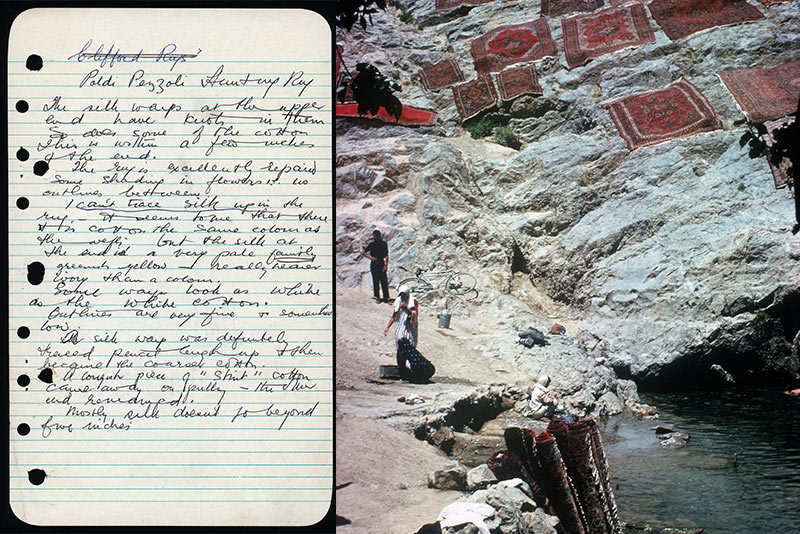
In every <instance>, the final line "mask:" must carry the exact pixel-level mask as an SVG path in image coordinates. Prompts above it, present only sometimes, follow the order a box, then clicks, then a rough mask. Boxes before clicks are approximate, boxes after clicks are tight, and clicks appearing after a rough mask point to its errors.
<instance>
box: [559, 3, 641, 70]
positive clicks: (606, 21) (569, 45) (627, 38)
mask: <svg viewBox="0 0 800 534" xmlns="http://www.w3.org/2000/svg"><path fill="white" fill-rule="evenodd" d="M561 29H562V31H563V33H564V54H565V55H566V56H567V64H568V65H569V67H570V68H575V67H578V66H580V65H584V64H586V62H587V61H589V60H590V59H593V58H596V57H599V56H602V55H605V54H610V53H611V52H616V51H617V50H622V49H623V48H631V47H635V46H639V45H642V44H645V43H653V42H655V40H656V37H655V34H654V33H653V28H652V27H651V26H650V21H649V20H648V18H647V12H646V11H645V9H644V6H643V5H641V4H632V5H629V6H624V7H616V8H611V9H605V10H603V11H600V12H599V13H592V14H591V15H577V16H575V17H570V18H565V19H561Z"/></svg>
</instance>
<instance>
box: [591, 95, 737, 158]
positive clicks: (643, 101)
mask: <svg viewBox="0 0 800 534" xmlns="http://www.w3.org/2000/svg"><path fill="white" fill-rule="evenodd" d="M602 106H603V107H604V108H605V109H607V110H608V112H609V113H610V114H611V118H612V119H613V121H614V124H615V125H616V126H617V130H619V134H620V135H621V136H622V138H623V139H625V142H626V143H628V148H629V149H631V150H634V149H636V148H639V147H643V146H650V145H656V144H658V143H663V142H664V141H669V140H671V139H677V138H680V137H688V136H691V135H694V134H698V133H702V132H711V131H714V130H720V129H722V123H721V122H720V120H719V119H718V118H717V114H716V113H715V112H714V108H713V107H712V106H711V103H710V102H709V101H708V100H707V99H706V97H705V96H704V95H703V93H701V92H700V90H699V89H698V88H697V87H695V86H694V85H692V84H691V83H690V82H689V81H688V80H685V79H681V80H679V81H678V82H676V83H674V84H672V85H670V86H669V87H667V88H666V89H661V90H658V91H648V92H645V93H637V94H633V95H630V96H626V97H623V98H619V99H617V100H614V101H613V102H608V103H606V104H603V105H602Z"/></svg>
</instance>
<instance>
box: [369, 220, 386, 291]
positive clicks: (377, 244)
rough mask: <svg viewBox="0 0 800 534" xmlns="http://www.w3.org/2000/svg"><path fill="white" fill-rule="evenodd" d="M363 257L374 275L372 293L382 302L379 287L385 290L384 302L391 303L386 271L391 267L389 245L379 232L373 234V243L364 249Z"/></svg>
mask: <svg viewBox="0 0 800 534" xmlns="http://www.w3.org/2000/svg"><path fill="white" fill-rule="evenodd" d="M363 255H364V257H365V258H367V259H368V260H370V261H369V270H370V272H371V273H372V292H373V294H374V295H375V301H376V302H381V296H380V293H379V292H378V286H380V288H381V289H382V290H383V302H389V281H388V279H387V278H386V269H387V268H388V267H389V245H387V244H386V241H384V240H383V238H382V237H381V233H380V231H378V230H375V231H374V232H372V241H370V242H369V244H368V245H367V247H366V248H365V249H364V252H363Z"/></svg>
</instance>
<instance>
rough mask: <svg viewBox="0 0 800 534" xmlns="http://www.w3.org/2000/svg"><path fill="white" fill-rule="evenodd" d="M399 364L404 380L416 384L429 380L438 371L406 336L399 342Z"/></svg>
mask: <svg viewBox="0 0 800 534" xmlns="http://www.w3.org/2000/svg"><path fill="white" fill-rule="evenodd" d="M397 366H398V367H399V368H400V377H401V378H402V379H403V380H408V381H409V382H414V383H416V384H422V383H425V382H427V381H428V380H429V379H430V378H431V377H432V376H433V373H435V372H436V367H434V366H433V364H432V363H431V362H429V361H428V360H427V359H425V356H423V355H422V354H420V352H419V351H418V350H417V349H415V348H414V347H413V345H411V342H410V341H409V340H408V339H406V338H401V339H400V340H399V341H398V343H397Z"/></svg>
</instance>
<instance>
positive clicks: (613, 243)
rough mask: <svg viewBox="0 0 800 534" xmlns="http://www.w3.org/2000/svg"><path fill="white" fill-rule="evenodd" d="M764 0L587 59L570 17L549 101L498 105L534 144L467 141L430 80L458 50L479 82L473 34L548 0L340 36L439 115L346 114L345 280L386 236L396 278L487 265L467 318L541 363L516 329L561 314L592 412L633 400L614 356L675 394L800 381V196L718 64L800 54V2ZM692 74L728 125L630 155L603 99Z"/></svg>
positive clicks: (445, 95) (403, 5) (341, 139)
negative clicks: (484, 320)
mask: <svg viewBox="0 0 800 534" xmlns="http://www.w3.org/2000/svg"><path fill="white" fill-rule="evenodd" d="M753 5H756V6H757V7H758V8H759V9H760V10H761V11H762V12H763V13H764V15H765V18H764V19H763V20H759V21H755V22H751V23H746V24H740V25H735V26H724V27H718V28H713V29H711V30H707V31H704V32H701V33H697V34H695V35H692V36H690V37H687V38H684V39H681V40H678V41H671V40H670V39H668V38H667V36H666V35H665V34H664V33H663V31H661V29H660V28H659V27H658V25H657V24H656V23H655V22H654V21H651V25H652V26H653V28H654V30H655V36H656V40H655V42H654V43H650V44H645V45H643V46H639V47H637V48H632V49H627V50H622V51H619V52H615V53H613V54H609V55H606V56H602V57H600V58H597V59H593V60H591V61H589V62H588V63H587V64H586V65H585V66H582V67H576V68H573V69H568V68H567V64H566V60H565V56H564V52H563V40H562V30H561V25H560V24H559V23H558V20H556V19H552V20H549V23H550V29H551V31H552V34H553V37H554V39H555V40H556V42H557V43H558V44H559V56H558V57H557V58H546V59H544V60H541V61H538V62H537V63H536V68H537V70H538V72H539V78H540V83H541V85H542V88H543V91H544V94H543V95H542V96H535V97H534V96H523V97H520V98H517V99H515V100H513V101H512V102H509V103H505V104H502V105H501V106H500V107H498V108H496V109H495V110H493V111H491V112H489V113H488V115H489V116H490V117H492V118H494V119H496V120H497V121H498V122H499V123H504V124H507V125H508V126H509V127H510V128H511V129H512V130H513V131H514V132H515V134H516V135H517V137H518V138H519V139H520V141H521V143H522V146H521V149H520V150H513V149H511V148H507V147H503V146H500V145H497V144H495V143H493V142H492V141H491V138H484V139H477V140H476V139H472V138H470V136H469V135H468V134H466V133H465V130H464V129H463V128H462V125H461V122H460V119H459V116H458V113H457V110H456V107H455V104H454V100H453V96H452V93H451V91H450V90H449V89H443V90H440V91H436V92H432V91H426V90H424V89H423V88H422V86H421V84H420V83H419V82H418V80H416V79H415V77H414V76H415V73H416V72H417V71H418V70H419V69H420V68H421V66H422V65H423V64H424V63H425V62H435V61H438V60H441V59H443V58H445V57H449V58H453V59H455V60H456V61H457V62H458V63H459V64H460V66H461V69H462V70H463V71H464V73H465V75H466V77H467V79H473V78H474V77H475V71H474V67H473V62H472V57H471V55H470V41H471V40H472V39H474V38H475V37H478V36H480V35H481V34H483V33H485V32H486V31H488V30H489V29H491V28H492V27H495V26H498V25H500V24H508V23H515V22H521V21H525V20H532V19H535V18H538V17H539V12H540V3H539V2H538V1H536V0H534V1H501V0H497V1H495V2H491V3H488V4H484V5H481V6H477V7H473V8H469V7H462V8H459V9H456V10H453V11H450V12H437V11H435V10H434V2H433V0H422V1H413V0H398V1H396V2H395V3H394V7H390V8H389V9H387V10H386V11H385V12H379V13H377V14H376V15H374V16H373V24H372V25H370V26H368V27H367V28H366V29H365V30H362V29H360V28H354V29H353V30H352V32H351V33H347V32H340V33H339V34H338V35H337V39H338V40H339V41H340V42H342V43H344V47H345V52H344V60H345V63H346V64H347V65H349V66H350V68H351V69H352V67H353V66H354V65H355V63H356V62H359V61H368V62H371V63H373V64H374V65H376V66H377V67H378V68H379V69H381V71H382V72H383V73H384V74H387V75H389V76H393V77H395V78H397V79H399V81H400V82H401V84H402V86H403V92H402V93H401V94H400V95H399V96H400V97H401V98H402V100H403V102H405V103H407V104H411V105H414V106H418V107H423V108H428V109H433V110H436V111H437V112H438V114H439V118H438V121H437V123H436V124H435V125H434V126H430V127H419V128H410V127H402V126H396V125H390V124H384V123H378V122H372V121H369V120H365V119H355V120H339V121H337V126H336V135H337V137H336V143H337V183H338V187H337V235H336V252H337V271H336V272H337V279H338V283H340V284H343V285H358V284H360V283H367V284H368V283H369V280H368V278H369V274H368V269H367V268H366V265H365V264H364V262H363V261H362V259H361V258H360V257H359V255H360V252H361V250H362V249H363V247H364V245H365V244H366V242H367V240H368V239H369V234H370V233H371V231H372V230H373V229H374V228H377V229H379V230H381V231H382V232H383V233H384V236H386V238H387V240H388V242H389V246H390V250H391V261H390V269H389V275H390V280H392V281H394V282H396V281H399V280H400V279H402V278H407V277H408V276H410V274H409V272H410V271H413V270H414V269H415V268H416V267H423V268H433V267H439V266H450V267H452V268H454V269H456V270H463V271H469V272H471V273H473V274H475V275H476V276H477V278H478V280H479V287H480V295H479V296H478V297H477V298H475V299H473V300H472V301H469V302H460V301H459V302H458V306H452V303H453V300H452V299H451V301H450V302H451V307H453V308H458V309H456V310H455V314H456V316H457V314H459V313H461V314H475V313H481V315H483V316H486V317H491V318H493V320H496V321H498V325H500V326H506V327H508V330H509V335H508V336H505V337H503V336H499V337H497V338H496V339H494V340H489V341H487V342H486V343H485V349H484V350H485V352H486V353H492V352H495V353H498V354H502V356H503V357H504V358H514V359H519V360H529V361H526V362H525V363H524V365H527V366H530V367H535V366H536V358H535V356H531V355H530V354H529V353H526V352H525V350H528V349H525V348H524V347H521V346H515V345H514V342H515V340H514V334H515V332H513V331H512V330H513V329H515V328H516V329H521V328H524V327H527V326H528V325H529V324H531V322H534V323H535V324H539V325H540V326H544V325H547V324H551V323H552V322H553V319H552V318H550V317H551V316H553V315H556V316H558V319H559V322H560V323H566V326H567V331H568V333H569V334H570V336H573V337H572V338H567V340H563V338H562V339H561V341H559V340H555V342H554V343H553V344H556V342H557V343H560V344H559V347H560V350H561V351H562V352H561V353H562V354H563V355H564V360H565V363H564V369H563V373H562V374H563V379H564V380H565V381H566V383H567V384H568V385H567V386H566V388H565V390H567V391H565V394H566V398H567V400H568V402H569V403H571V404H572V405H574V406H582V407H584V408H588V410H589V411H595V412H596V413H597V412H607V413H613V412H615V411H617V410H618V409H619V407H620V406H621V403H624V402H626V391H627V392H629V391H630V389H631V388H630V387H625V386H623V387H622V388H620V386H619V385H617V383H616V382H615V379H616V377H615V376H614V373H613V372H611V370H610V369H609V368H608V367H605V366H600V369H599V372H596V371H598V369H595V368H596V367H598V366H597V364H595V363H594V359H595V358H604V359H605V360H606V361H607V363H608V365H610V366H611V367H613V369H614V370H615V371H616V373H617V375H618V376H620V377H622V378H629V379H632V380H634V381H636V382H637V383H638V384H639V386H640V387H645V388H649V389H660V390H676V389H686V388H693V387H712V386H713V387H716V386H725V385H727V384H731V383H735V384H747V383H756V382H768V381H776V380H783V379H786V378H788V377H792V376H795V375H796V374H797V372H798V366H799V365H798V356H797V344H798V341H797V340H798V338H797V335H798V334H797V332H798V328H799V327H800V235H798V236H793V235H792V234H791V233H790V228H791V226H792V223H793V219H794V205H793V199H792V196H791V193H790V192H788V191H787V190H786V189H783V190H776V189H775V188H774V186H773V183H772V178H771V175H770V171H769V168H768V166H767V162H766V161H765V160H764V159H750V158H749V157H748V154H747V150H746V149H742V148H740V146H739V143H738V140H739V138H740V137H741V135H742V134H743V133H744V132H745V129H746V125H745V124H744V123H743V118H744V117H743V115H742V113H741V112H740V111H739V110H738V108H737V106H736V103H735V101H734V99H733V98H732V97H731V95H730V94H729V93H728V92H727V90H726V89H725V87H724V86H723V85H722V83H721V82H720V81H719V79H718V78H717V76H716V73H718V72H722V71H726V70H732V69H737V68H744V67H754V66H764V67H766V66H773V65H778V64H781V63H785V62H788V61H792V60H796V59H798V51H799V50H800V14H799V13H798V10H797V4H796V3H795V2H786V3H779V4H774V5H772V6H770V7H765V6H763V5H761V4H758V3H755V2H753ZM401 13H402V14H405V16H404V17H403V19H404V20H409V21H410V22H408V23H404V22H401V21H400V20H399V18H398V16H399V15H400V14H401ZM681 77H685V78H687V79H689V80H690V81H691V82H692V83H693V84H695V85H696V86H697V87H698V88H699V89H700V90H701V91H702V92H703V93H704V94H705V95H706V97H707V98H708V99H709V101H710V102H711V103H712V105H713V107H714V108H715V110H716V113H717V115H718V116H719V118H720V119H721V121H722V124H723V129H722V130H719V131H715V132H711V133H706V134H702V135H697V136H694V137H691V138H685V139H677V140H673V141H669V142H666V143H662V144H659V145H656V146H652V147H646V148H639V149H637V150H634V151H630V150H629V149H628V148H627V146H626V144H625V142H624V141H623V139H622V138H621V137H620V136H619V134H618V132H617V129H616V128H615V126H614V124H613V122H612V120H611V118H610V116H609V114H608V112H606V111H605V110H604V109H603V108H601V104H602V103H604V102H608V101H610V100H612V99H615V98H618V97H621V96H625V95H629V94H632V93H635V92H640V91H646V90H654V89H660V88H663V87H665V86H667V85H669V84H670V83H672V82H674V81H677V80H678V79H680V78H681ZM404 269H405V270H404ZM365 275H366V276H365ZM441 299H442V300H441V302H444V297H441ZM556 310H557V311H556ZM793 341H794V345H795V348H794V351H793V350H792V345H793V343H792V342H793ZM529 350H530V351H531V352H532V351H535V350H537V347H533V348H531V349H529ZM578 361H580V362H582V363H580V364H576V365H572V364H573V363H574V362H578ZM550 372H551V374H554V373H553V372H552V371H550ZM586 380H589V381H592V380H593V381H599V386H598V388H595V389H594V390H593V392H592V393H591V394H590V395H589V396H587V395H584V394H582V393H581V392H580V391H579V388H578V387H575V388H574V391H572V390H573V385H572V384H578V383H579V382H580V381H586ZM557 381H558V380H557V379H555V377H554V383H556V382H557ZM621 389H622V391H621ZM598 393H599V394H598ZM634 393H635V391H634ZM581 395H583V396H581ZM590 397H591V398H590ZM632 402H633V401H632Z"/></svg>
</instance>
